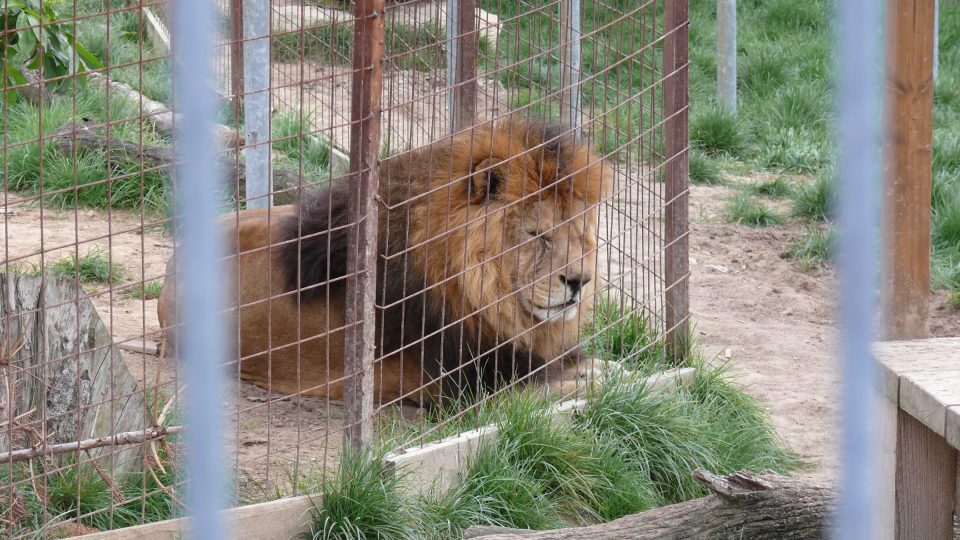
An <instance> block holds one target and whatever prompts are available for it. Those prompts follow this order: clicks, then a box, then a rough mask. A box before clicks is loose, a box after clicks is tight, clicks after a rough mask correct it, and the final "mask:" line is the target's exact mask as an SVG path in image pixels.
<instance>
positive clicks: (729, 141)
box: [690, 105, 746, 156]
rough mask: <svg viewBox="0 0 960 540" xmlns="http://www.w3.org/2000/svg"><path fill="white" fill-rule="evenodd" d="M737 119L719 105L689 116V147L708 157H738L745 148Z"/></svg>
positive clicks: (742, 133)
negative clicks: (700, 151)
mask: <svg viewBox="0 0 960 540" xmlns="http://www.w3.org/2000/svg"><path fill="white" fill-rule="evenodd" d="M744 135H745V133H744V130H743V128H742V127H741V126H740V121H739V120H738V117H737V116H735V115H733V114H732V113H730V112H729V111H728V110H726V109H724V108H723V107H721V106H719V105H714V106H707V107H701V108H699V109H697V110H696V111H695V112H693V113H692V114H691V115H690V145H691V146H693V147H694V148H698V149H700V150H702V151H703V152H704V153H706V154H707V155H709V156H720V155H727V156H739V155H740V154H741V153H743V151H744V148H745V147H746V142H745V140H744Z"/></svg>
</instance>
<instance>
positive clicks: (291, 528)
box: [76, 495, 320, 540]
mask: <svg viewBox="0 0 960 540" xmlns="http://www.w3.org/2000/svg"><path fill="white" fill-rule="evenodd" d="M319 501H320V496H319V495H301V496H299V497H290V498H286V499H279V500H276V501H269V502H265V503H259V504H251V505H249V506H240V507H238V508H231V509H229V510H225V511H224V512H223V520H224V523H226V527H227V530H228V531H229V532H230V533H231V534H229V535H228V536H227V538H234V539H236V540H287V539H289V538H299V537H301V536H303V535H305V534H306V533H309V532H310V525H309V524H310V518H311V516H310V510H311V509H312V508H313V505H314V503H317V504H319ZM189 530H190V521H189V518H179V519H168V520H166V521H158V522H156V523H147V524H145V525H138V526H136V527H127V528H123V529H115V530H112V531H104V532H99V533H94V534H88V535H84V536H80V537H78V538H77V539H76V540H127V539H130V538H137V539H138V540H176V539H179V538H184V537H186V534H187V533H188V532H189Z"/></svg>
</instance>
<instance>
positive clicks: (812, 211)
mask: <svg viewBox="0 0 960 540" xmlns="http://www.w3.org/2000/svg"><path fill="white" fill-rule="evenodd" d="M835 190H836V187H835V186H834V180H833V176H832V175H831V174H830V173H824V174H821V175H818V176H817V177H816V178H814V179H813V180H812V181H811V182H806V183H801V184H799V185H798V186H797V189H796V190H795V191H794V193H793V197H792V201H791V208H790V213H791V215H793V216H794V217H798V218H805V219H809V220H811V221H826V220H827V218H828V217H829V216H830V212H831V206H832V205H833V198H834V195H835Z"/></svg>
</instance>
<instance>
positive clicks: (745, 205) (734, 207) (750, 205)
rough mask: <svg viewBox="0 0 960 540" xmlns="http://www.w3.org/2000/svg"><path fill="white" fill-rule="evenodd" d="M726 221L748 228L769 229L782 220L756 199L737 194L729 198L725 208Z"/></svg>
mask: <svg viewBox="0 0 960 540" xmlns="http://www.w3.org/2000/svg"><path fill="white" fill-rule="evenodd" d="M726 215H727V219H728V220H730V221H732V222H734V223H740V224H742V225H749V226H750V227H769V226H772V225H779V224H781V223H783V218H782V217H781V216H780V215H779V214H777V213H776V212H775V211H773V210H771V209H770V208H767V207H766V206H764V205H763V204H762V203H760V202H758V201H757V200H756V199H754V198H752V197H750V196H747V195H744V194H742V193H738V194H736V195H734V196H732V197H731V198H730V200H729V201H728V202H727V207H726Z"/></svg>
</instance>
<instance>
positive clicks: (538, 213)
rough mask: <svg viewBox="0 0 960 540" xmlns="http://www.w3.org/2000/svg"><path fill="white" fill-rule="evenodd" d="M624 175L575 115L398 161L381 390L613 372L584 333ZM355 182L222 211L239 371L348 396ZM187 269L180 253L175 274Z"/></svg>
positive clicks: (169, 324) (387, 219)
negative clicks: (601, 214) (611, 198)
mask: <svg viewBox="0 0 960 540" xmlns="http://www.w3.org/2000/svg"><path fill="white" fill-rule="evenodd" d="M610 184H611V179H610V175H609V172H608V170H607V168H606V166H605V165H604V164H603V162H602V161H601V160H600V159H599V158H598V157H597V156H596V155H594V154H593V153H592V152H591V150H590V149H589V148H588V147H587V146H586V145H584V144H582V143H580V142H578V141H576V140H575V139H574V138H573V136H571V135H570V134H568V133H566V132H565V129H564V128H561V127H560V126H557V125H553V124H549V123H542V122H537V121H533V120H529V119H525V118H522V117H516V116H514V117H508V118H507V119H503V120H500V121H497V122H489V123H484V124H481V125H479V126H477V127H475V128H473V129H472V130H469V131H467V132H464V133H460V134H457V135H455V136H453V137H451V138H448V139H445V140H443V141H441V142H438V143H434V144H432V145H430V146H427V147H424V148H421V149H419V150H414V151H411V152H408V153H405V154H402V155H399V156H395V157H392V158H388V159H386V160H384V162H383V163H382V165H381V168H380V182H379V191H378V197H377V207H378V219H379V221H378V223H379V229H378V236H377V269H376V271H377V273H376V276H377V279H376V343H375V350H376V357H377V360H376V363H375V365H374V391H375V395H376V399H377V400H378V402H379V403H395V402H399V401H407V402H412V403H415V404H418V405H421V406H424V405H427V404H431V403H437V402H438V401H439V400H441V399H442V398H443V397H459V396H462V395H464V394H465V393H474V394H475V393H477V392H484V391H487V392H489V391H492V390H495V389H496V388H499V387H502V386H503V385H505V384H512V383H515V382H517V381H521V380H522V381H524V382H529V381H537V382H539V383H542V384H546V386H547V387H548V388H549V390H550V391H553V392H557V393H560V394H563V395H569V394H571V393H573V392H574V391H575V390H576V389H577V388H579V387H580V385H582V384H583V382H584V381H587V380H590V379H592V378H594V377H595V376H596V374H597V373H599V372H600V371H602V370H603V369H606V368H605V365H606V363H605V362H601V361H600V360H597V359H595V358H591V357H589V356H588V355H586V354H584V353H583V352H582V350H581V349H580V348H579V346H578V341H579V338H580V337H581V335H582V333H583V330H584V325H585V324H586V323H588V322H590V321H591V319H592V310H593V299H594V295H595V286H596V283H597V279H596V277H597V276H596V266H597V265H596V255H597V243H598V239H597V207H598V204H599V203H600V201H601V200H602V199H603V197H604V194H605V193H606V192H607V190H608V188H609V185H610ZM350 189H351V184H350V182H349V181H348V180H345V179H343V180H339V181H335V182H333V183H332V184H331V185H330V186H329V187H326V188H324V189H321V190H320V191H319V192H317V193H316V194H314V195H313V196H310V197H308V198H307V200H306V201H305V202H304V203H302V204H301V205H300V206H299V208H298V207H297V206H295V205H290V206H278V207H273V208H269V209H255V210H244V211H240V212H239V213H237V214H230V215H228V216H225V217H224V218H222V221H221V225H222V226H223V227H224V230H225V232H226V234H227V236H228V239H229V242H228V246H229V249H228V253H229V259H230V264H229V267H230V269H231V270H230V271H231V275H230V277H229V280H228V281H227V283H229V284H231V289H232V294H231V295H230V302H231V303H230V306H232V308H231V321H232V324H233V325H234V330H237V331H238V332H239V339H238V340H237V342H238V345H239V351H237V352H238V354H237V355H235V357H236V358H238V359H239V368H238V372H239V376H240V378H241V379H243V380H245V381H247V382H250V383H253V384H255V385H257V386H260V387H263V388H267V389H270V390H273V391H277V392H282V393H287V394H294V393H301V394H305V395H313V396H322V397H327V398H330V399H334V400H340V399H342V398H343V388H344V384H343V379H344V369H343V366H344V362H343V355H344V328H345V314H344V308H345V303H346V288H347V285H346V282H347V279H348V273H347V259H348V256H349V253H348V245H347V243H348V241H347V235H348V229H349V222H350V220H349V217H348V208H347V205H348V200H349V190H350ZM173 269H174V263H173V260H171V262H170V263H169V264H168V281H170V278H169V276H170V275H171V274H172V273H173ZM166 285H167V284H165V286H164V289H163V292H162V295H161V298H160V301H159V304H158V316H159V319H160V323H161V327H163V328H164V332H165V335H166V337H167V343H168V344H169V343H170V342H171V337H172V336H173V335H174V330H175V317H174V315H175V303H176V302H175V296H176V295H175V293H174V291H173V289H174V288H173V287H170V286H166ZM238 307H239V309H237V308H238ZM234 335H236V334H234Z"/></svg>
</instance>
